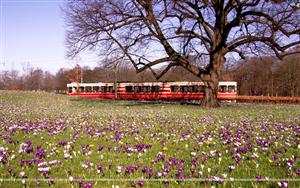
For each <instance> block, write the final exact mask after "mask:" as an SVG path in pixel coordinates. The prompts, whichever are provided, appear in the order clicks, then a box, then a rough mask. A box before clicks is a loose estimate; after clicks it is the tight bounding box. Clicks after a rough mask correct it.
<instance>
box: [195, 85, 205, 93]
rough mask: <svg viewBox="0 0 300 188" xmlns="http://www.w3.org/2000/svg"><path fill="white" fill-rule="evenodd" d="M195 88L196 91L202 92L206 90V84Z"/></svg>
mask: <svg viewBox="0 0 300 188" xmlns="http://www.w3.org/2000/svg"><path fill="white" fill-rule="evenodd" d="M195 90H196V91H195V92H200V93H202V92H203V91H204V86H196V88H195Z"/></svg>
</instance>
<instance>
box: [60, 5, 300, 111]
mask: <svg viewBox="0 0 300 188" xmlns="http://www.w3.org/2000/svg"><path fill="white" fill-rule="evenodd" d="M289 2H290V1H279V0H277V1H268V0H202V1H200V0H101V1H100V0H99V1H95V0H80V1H79V0H71V1H67V3H66V7H65V12H66V17H67V27H68V28H67V46H68V49H69V51H68V55H69V56H70V57H74V56H75V55H76V54H78V53H79V52H81V51H83V50H86V49H89V50H97V51H98V52H99V55H106V56H114V57H115V56H116V55H118V56H119V58H120V59H121V58H125V59H126V60H127V61H129V62H131V63H132V64H133V65H134V67H135V69H136V71H137V72H138V73H139V72H142V71H144V70H146V69H149V70H150V71H151V72H152V73H153V74H154V76H155V77H156V78H157V79H159V78H160V77H162V76H163V75H164V74H165V73H166V72H168V71H169V70H170V69H171V68H172V67H174V66H181V67H184V68H185V69H186V70H188V71H189V72H191V73H192V74H194V75H196V76H197V77H199V78H200V79H201V80H203V81H204V83H205V86H206V87H205V100H203V106H210V107H216V106H219V103H218V101H217V91H218V81H219V79H220V78H221V75H222V70H223V67H224V63H225V57H226V55H228V54H230V53H234V54H237V55H239V56H240V57H241V58H244V57H245V56H246V55H251V54H255V55H260V54H265V53H267V54H270V53H271V54H275V55H276V56H277V57H278V58H282V57H284V56H286V55H288V54H291V53H298V51H293V50H291V48H292V47H293V46H296V45H299V43H300V37H299V34H300V16H299V9H297V8H296V7H293V6H292V5H291V4H290V3H289ZM237 55H236V56H237ZM190 56H192V57H197V59H200V60H201V59H204V60H207V64H206V65H205V66H196V65H195V64H193V61H194V60H191V58H190ZM159 65H165V68H164V69H163V70H162V71H161V72H157V70H156V69H155V67H157V66H159Z"/></svg>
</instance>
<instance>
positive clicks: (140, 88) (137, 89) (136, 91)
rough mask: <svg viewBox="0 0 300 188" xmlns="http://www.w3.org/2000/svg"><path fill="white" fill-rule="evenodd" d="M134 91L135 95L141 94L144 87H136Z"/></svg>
mask: <svg viewBox="0 0 300 188" xmlns="http://www.w3.org/2000/svg"><path fill="white" fill-rule="evenodd" d="M133 89H134V92H135V93H139V92H141V91H142V86H134V87H133Z"/></svg>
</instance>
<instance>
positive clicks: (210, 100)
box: [201, 49, 225, 107]
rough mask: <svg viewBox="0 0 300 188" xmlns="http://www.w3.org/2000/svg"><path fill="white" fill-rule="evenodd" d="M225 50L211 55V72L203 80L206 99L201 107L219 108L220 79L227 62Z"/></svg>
mask: <svg viewBox="0 0 300 188" xmlns="http://www.w3.org/2000/svg"><path fill="white" fill-rule="evenodd" d="M224 55H225V49H223V50H221V51H219V52H217V53H215V54H214V55H211V58H210V59H211V60H210V64H209V66H211V67H210V69H209V70H210V71H209V73H208V74H206V75H203V76H202V77H201V79H202V80H203V81H204V98H203V100H202V103H201V105H202V106H203V107H219V106H220V104H219V101H218V98H217V97H218V91H219V79H220V77H221V72H222V69H223V65H224V62H225V57H224Z"/></svg>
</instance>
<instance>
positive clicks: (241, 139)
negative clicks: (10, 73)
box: [0, 92, 300, 187]
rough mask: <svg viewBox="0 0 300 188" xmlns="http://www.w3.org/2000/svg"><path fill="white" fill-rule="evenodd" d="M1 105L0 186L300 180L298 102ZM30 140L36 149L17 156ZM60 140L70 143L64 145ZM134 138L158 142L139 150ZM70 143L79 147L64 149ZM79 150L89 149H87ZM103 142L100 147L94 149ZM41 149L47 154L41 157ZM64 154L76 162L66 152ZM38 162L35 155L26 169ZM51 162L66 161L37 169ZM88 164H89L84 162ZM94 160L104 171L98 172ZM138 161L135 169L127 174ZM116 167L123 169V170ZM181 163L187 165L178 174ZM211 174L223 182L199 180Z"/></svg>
mask: <svg viewBox="0 0 300 188" xmlns="http://www.w3.org/2000/svg"><path fill="white" fill-rule="evenodd" d="M0 106H1V109H0V134H1V137H2V138H1V142H0V157H2V158H0V159H1V160H0V178H1V180H0V187H22V186H23V185H22V182H21V180H22V179H24V180H25V184H26V185H27V186H29V187H36V186H39V185H40V186H48V183H47V181H48V180H49V179H54V183H53V184H51V186H53V187H62V186H66V187H78V186H79V183H78V182H77V181H75V180H74V182H73V183H71V182H70V181H69V178H70V177H73V178H74V179H76V180H78V179H81V178H82V179H83V182H84V183H91V184H92V185H93V186H94V187H112V185H114V186H115V185H118V186H119V187H130V186H132V184H135V186H137V187H139V185H138V183H137V181H138V180H139V179H143V180H144V187H165V186H169V187H190V186H194V187H199V186H201V187H211V186H215V187H224V186H225V187H272V186H274V187H278V185H279V184H278V182H279V179H287V180H288V186H290V187H299V186H300V182H299V181H297V180H300V175H299V174H298V171H300V160H299V155H300V144H299V142H300V140H299V139H300V106H297V105H266V104H263V105H262V104H223V105H222V107H221V108H216V109H207V108H201V107H200V106H196V105H180V104H158V103H156V104H147V103H140V102H137V101H114V100H103V99H82V98H76V97H68V96H63V95H55V94H49V93H32V92H0ZM28 141H30V142H32V151H30V152H28V153H27V152H26V151H25V152H23V153H19V150H20V148H21V145H22V144H24V143H25V142H28ZM62 141H65V143H66V145H65V146H60V145H59V143H60V142H62ZM136 144H140V145H142V146H145V145H147V144H151V145H152V147H149V148H147V149H145V148H143V149H142V150H141V151H137V150H136V149H137V147H136ZM67 145H69V146H70V148H73V149H71V150H69V149H66V148H65V149H64V147H67ZM82 146H88V149H87V151H86V152H88V151H91V154H83V150H82ZM98 146H103V147H104V149H103V150H102V151H98ZM110 147H111V149H110V150H109V148H110ZM129 147H130V148H132V150H131V152H128V148H129ZM25 149H26V148H25ZM39 150H43V151H44V154H45V155H42V156H41V155H40V156H39V155H38V153H37V152H38V151H39ZM129 150H130V149H129ZM64 151H65V153H68V154H70V156H72V158H70V157H67V158H64V154H65V153H64ZM160 154H162V155H163V156H164V160H163V159H161V158H160V159H159V157H158V155H160ZM5 158H6V159H5ZM175 158H176V160H175ZM33 159H38V160H39V161H38V162H36V163H32V164H31V165H21V161H22V160H23V161H24V160H27V161H30V160H33ZM53 160H60V161H61V164H57V165H52V166H51V165H50V164H47V165H45V166H44V167H51V169H50V171H49V173H47V174H45V175H43V174H42V173H41V172H39V171H38V168H39V167H38V163H41V162H42V161H44V162H50V161H53ZM85 161H86V162H89V163H92V164H93V165H92V166H88V167H87V168H84V167H83V166H82V165H83V163H84V162H85ZM174 161H177V162H174ZM98 165H101V166H102V168H103V173H102V172H101V173H100V174H99V173H97V166H98ZM136 165H138V167H137V168H136V170H132V172H130V173H126V172H125V171H126V170H125V169H126V167H128V166H132V167H133V166H136ZM118 166H123V168H122V170H121V172H120V173H117V172H116V171H117V169H118ZM229 166H234V167H235V169H234V170H230V169H229ZM143 167H147V168H148V169H149V168H152V171H153V175H152V176H151V177H149V170H148V171H147V172H146V173H143V172H142V168H143ZM180 168H183V169H184V170H183V171H182V173H181V174H178V172H179V171H180ZM8 169H12V171H11V172H9V170H8ZM191 169H194V171H195V172H194V173H191ZM164 171H165V172H168V173H166V174H163V172H164ZM20 172H24V173H25V176H26V177H24V178H22V177H21V176H20ZM160 173H161V174H162V175H160ZM225 174H226V178H224V177H225ZM256 176H260V177H261V180H263V181H261V182H259V181H256ZM180 178H182V179H183V180H180ZM214 178H215V179H218V178H219V179H222V182H208V181H207V182H203V181H200V180H205V179H214ZM232 178H233V179H234V181H231V180H230V179H232ZM93 179H94V180H93ZM163 179H168V180H169V183H168V184H167V185H165V184H164V183H163V182H162V180H163ZM266 179H270V180H269V181H265V180H266ZM123 180H126V181H123ZM195 180H196V181H195ZM244 180H247V181H244ZM273 180H274V181H273Z"/></svg>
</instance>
